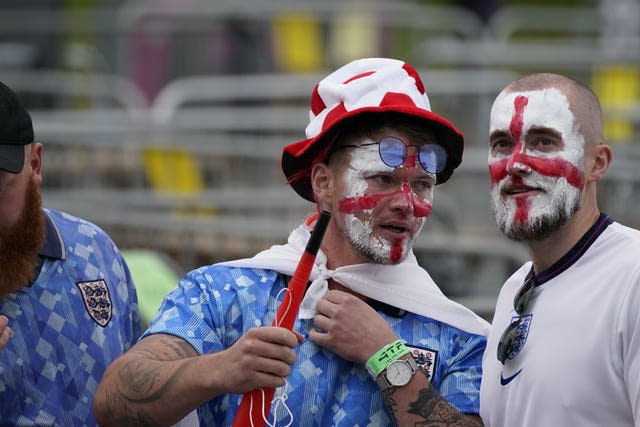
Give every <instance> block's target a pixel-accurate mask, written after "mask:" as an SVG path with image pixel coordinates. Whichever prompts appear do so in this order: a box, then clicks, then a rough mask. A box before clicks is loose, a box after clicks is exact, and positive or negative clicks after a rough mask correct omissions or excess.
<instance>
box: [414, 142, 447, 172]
mask: <svg viewBox="0 0 640 427" xmlns="http://www.w3.org/2000/svg"><path fill="white" fill-rule="evenodd" d="M418 160H419V161H420V164H421V165H422V168H423V169H424V170H425V171H427V172H429V173H439V172H442V170H443V169H444V166H445V165H446V164H447V152H446V151H444V148H442V146H441V145H438V144H425V145H423V146H422V147H420V153H419V154H418Z"/></svg>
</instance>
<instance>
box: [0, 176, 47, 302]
mask: <svg viewBox="0 0 640 427" xmlns="http://www.w3.org/2000/svg"><path fill="white" fill-rule="evenodd" d="M25 197H26V199H25V204H24V208H23V209H22V212H21V213H20V216H19V217H18V221H17V222H16V223H15V224H14V225H13V226H11V227H0V298H4V297H5V296H6V295H7V294H10V293H12V292H15V291H17V290H19V289H21V288H24V287H26V286H28V285H30V284H31V282H32V281H33V279H35V277H34V275H35V274H36V271H35V268H36V264H37V262H38V252H39V250H40V247H41V246H42V244H43V242H44V236H45V221H44V212H42V201H41V197H40V189H39V187H38V186H37V185H36V184H35V183H34V182H33V181H31V182H29V185H28V187H27V193H26V195H25Z"/></svg>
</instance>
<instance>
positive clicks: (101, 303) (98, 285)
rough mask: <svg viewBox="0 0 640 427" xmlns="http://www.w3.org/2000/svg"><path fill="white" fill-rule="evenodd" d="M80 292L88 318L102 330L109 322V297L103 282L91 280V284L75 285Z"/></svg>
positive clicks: (81, 283) (110, 308)
mask: <svg viewBox="0 0 640 427" xmlns="http://www.w3.org/2000/svg"><path fill="white" fill-rule="evenodd" d="M76 284H77V285H78V287H79V288H80V292H82V298H83V299H84V305H85V307H86V308H87V312H88V313H89V316H91V318H92V319H93V320H95V321H96V323H98V325H100V326H102V327H103V328H104V327H105V326H107V324H109V321H110V320H111V311H112V307H113V306H112V304H111V296H110V295H109V288H108V287H107V283H106V282H105V281H104V280H93V281H91V282H78V283H76Z"/></svg>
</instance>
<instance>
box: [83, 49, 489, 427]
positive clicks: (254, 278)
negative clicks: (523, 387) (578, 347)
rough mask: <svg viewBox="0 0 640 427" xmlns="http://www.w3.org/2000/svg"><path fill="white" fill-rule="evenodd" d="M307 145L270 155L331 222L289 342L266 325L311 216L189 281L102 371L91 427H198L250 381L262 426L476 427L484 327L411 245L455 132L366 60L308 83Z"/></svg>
mask: <svg viewBox="0 0 640 427" xmlns="http://www.w3.org/2000/svg"><path fill="white" fill-rule="evenodd" d="M306 136H307V137H306V138H305V139H304V140H302V141H299V142H297V143H294V144H291V145H288V146H286V147H285V148H284V152H283V157H282V167H283V170H284V173H285V176H286V177H287V179H288V181H289V183H290V184H291V186H292V187H293V189H294V190H295V192H296V193H297V194H298V195H300V196H301V197H303V198H305V199H306V200H308V201H309V202H311V203H314V204H315V205H316V206H317V209H318V211H328V212H329V213H330V214H331V216H330V221H329V224H328V227H327V229H326V233H325V235H324V239H323V241H322V244H321V247H320V251H319V252H318V254H317V257H316V259H315V265H314V266H313V268H312V271H311V275H310V278H309V285H308V288H307V290H306V293H305V296H304V299H303V300H302V304H301V306H300V310H299V313H298V316H297V319H296V321H295V325H294V330H295V331H296V332H297V333H292V332H291V331H289V330H287V329H283V328H279V327H272V326H268V325H271V324H272V322H273V320H274V317H275V316H276V309H277V307H278V306H279V304H280V303H281V300H282V299H283V294H284V292H286V289H287V284H288V282H289V280H290V278H291V276H292V274H293V272H294V270H295V268H296V266H297V263H298V261H299V260H300V258H301V256H302V253H303V250H304V248H305V245H306V243H307V241H308V240H309V236H310V230H311V226H312V225H313V224H314V222H315V221H316V218H317V214H316V215H312V216H311V217H310V218H309V219H308V220H307V221H306V222H305V223H304V224H303V225H301V226H300V227H299V228H297V229H295V230H294V231H293V232H292V233H291V235H290V236H289V239H288V242H287V244H285V245H281V246H274V247H272V248H270V249H268V250H266V251H263V252H261V253H259V254H258V255H256V256H255V257H253V258H249V259H243V260H237V261H231V262H226V263H222V264H217V265H213V266H205V267H202V268H200V269H197V270H195V271H192V272H190V273H188V274H187V275H186V276H185V277H184V278H183V279H182V280H181V281H180V283H179V286H178V287H177V288H176V289H175V290H173V291H172V292H171V293H170V294H169V295H168V296H167V297H166V298H165V300H164V302H163V305H162V306H161V307H160V310H159V312H158V314H157V316H156V317H155V319H154V320H152V322H151V324H150V327H149V329H148V331H147V332H146V333H145V334H143V338H142V339H141V340H140V342H139V343H138V344H137V345H136V346H135V347H134V348H133V349H132V350H131V351H129V352H128V353H127V354H125V355H124V356H122V357H121V358H120V359H119V360H118V361H116V362H115V363H114V364H113V365H112V366H111V367H110V368H109V370H108V372H107V373H106V374H105V376H104V379H103V382H102V384H101V386H100V389H99V391H98V394H97V397H96V401H95V405H94V407H95V410H96V414H97V416H98V420H99V421H100V422H101V423H102V424H103V425H109V424H110V425H124V424H127V423H129V422H133V421H139V420H148V421H149V422H150V423H158V422H161V423H171V422H174V421H175V420H178V419H180V418H181V417H182V416H184V415H185V414H186V413H187V412H189V411H191V410H193V409H194V408H196V407H197V408H198V415H199V418H200V422H201V424H202V425H209V426H211V425H220V426H222V425H224V426H227V425H231V424H232V422H233V420H234V419H235V416H236V412H237V410H238V405H239V402H240V400H241V397H242V395H241V394H242V393H246V392H248V391H250V390H253V389H256V388H260V387H273V388H276V391H275V401H274V403H273V405H271V402H268V404H269V405H270V406H271V412H269V409H268V408H266V409H265V410H264V411H265V412H266V413H265V416H264V417H265V418H266V419H267V420H268V424H269V425H294V426H348V427H353V426H354V425H361V426H365V425H375V426H388V425H394V424H396V423H400V424H401V425H405V424H406V422H405V421H406V420H409V419H411V420H414V421H415V420H419V421H425V420H429V421H432V422H436V421H438V422H443V423H444V422H448V423H449V425H475V424H477V420H478V419H479V418H478V417H477V415H478V412H479V403H478V402H479V390H480V376H481V358H482V354H483V352H484V348H485V343H486V338H485V334H486V331H487V327H488V324H486V322H484V321H483V320H482V319H480V318H479V317H478V316H476V315H475V314H473V313H472V312H470V311H469V310H468V309H466V308H464V307H462V306H460V305H458V304H456V303H454V302H452V301H450V300H448V299H447V298H446V297H445V296H444V295H443V294H442V292H441V291H440V290H439V289H438V287H437V286H436V285H435V283H433V281H432V280H431V278H430V277H429V275H428V274H427V272H426V271H425V270H424V269H422V268H421V267H420V266H419V265H418V264H417V262H416V259H415V256H414V255H413V253H412V249H411V248H412V243H413V241H414V239H415V238H416V236H417V234H418V233H419V232H420V230H421V228H422V226H423V224H424V222H425V220H426V219H427V217H428V216H429V213H430V212H431V204H432V200H433V191H434V190H433V189H434V184H437V183H440V182H444V181H446V180H447V179H448V178H449V177H450V175H451V174H452V173H453V170H454V169H455V168H456V167H457V166H458V165H459V164H460V161H461V157H462V148H463V146H462V144H463V138H462V135H461V134H460V132H458V131H457V130H456V129H455V128H454V127H453V125H451V124H450V123H449V122H448V121H447V120H445V119H444V118H442V117H440V116H438V115H436V114H434V113H433V112H431V109H430V105H429V101H428V97H427V95H426V93H425V89H424V86H423V84H422V82H421V80H420V78H419V76H418V74H417V73H416V71H415V70H414V69H413V68H412V67H411V66H409V65H408V64H406V63H404V62H402V61H399V60H393V59H384V58H367V59H361V60H357V61H354V62H351V63H349V64H347V65H345V66H343V67H342V68H340V69H338V70H337V71H335V72H334V73H332V74H330V75H329V76H327V77H326V78H325V79H323V80H322V81H320V82H319V83H318V84H317V85H316V87H315V88H314V90H313V93H312V96H311V112H310V123H309V125H308V126H307V129H306ZM360 314H361V315H362V316H360ZM349 316H353V319H352V320H353V322H352V320H350V319H351V318H350V317H349ZM365 318H366V321H364V319H365ZM343 322H351V323H352V325H346V324H343ZM341 326H345V329H342V328H341ZM347 326H348V327H349V328H351V327H352V326H353V327H355V328H357V331H356V332H355V336H356V338H357V342H358V344H357V345H355V346H354V341H353V340H351V337H352V336H353V335H350V334H351V332H348V331H346V329H347V328H346V327H347ZM398 337H399V338H398ZM401 389H402V390H401ZM405 390H406V391H405ZM417 390H424V392H425V394H423V395H422V396H421V400H420V401H421V402H424V403H425V404H426V405H427V404H428V405H431V406H430V407H429V408H428V409H426V408H424V407H421V411H422V412H420V413H414V414H410V413H409V412H408V410H409V408H408V403H407V404H406V405H405V404H404V403H403V402H404V401H405V400H404V396H405V394H404V393H406V396H409V395H411V397H414V400H415V396H417V394H418V391H417ZM396 392H398V393H399V394H396ZM400 397H402V399H399V398H400ZM252 402H253V400H252ZM407 402H408V400H407ZM253 404H254V406H255V405H259V402H253ZM254 409H255V408H254ZM262 410H263V408H262V407H260V408H259V409H258V411H259V412H262ZM464 414H471V415H472V416H466V415H464ZM407 417H411V418H407ZM434 420H435V421H434ZM454 420H455V422H454ZM470 422H473V423H475V424H469V423H470ZM236 425H237V424H236ZM246 425H250V424H248V423H247V424H246Z"/></svg>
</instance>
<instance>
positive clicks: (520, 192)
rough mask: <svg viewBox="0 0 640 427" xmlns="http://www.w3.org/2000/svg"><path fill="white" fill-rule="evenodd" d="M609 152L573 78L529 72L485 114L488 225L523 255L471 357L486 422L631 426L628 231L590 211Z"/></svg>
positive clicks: (639, 309) (634, 315) (637, 316)
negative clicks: (481, 352) (478, 362)
mask: <svg viewBox="0 0 640 427" xmlns="http://www.w3.org/2000/svg"><path fill="white" fill-rule="evenodd" d="M611 160H612V151H611V149H610V147H609V146H607V145H605V143H604V139H603V129H602V113H601V111H600V105H599V102H598V99H597V98H596V96H595V95H594V93H593V92H592V91H591V90H590V89H589V88H588V87H586V86H584V85H583V84H581V83H579V82H577V81H575V80H572V79H570V78H567V77H564V76H560V75H556V74H533V75H529V76H525V77H523V78H521V79H519V80H517V81H515V82H513V83H511V84H510V85H509V86H507V87H506V88H505V89H504V90H503V91H502V92H501V93H500V94H499V96H498V97H497V98H496V100H495V102H494V104H493V108H492V110H491V125H490V135H489V170H490V175H491V199H492V201H493V207H494V210H495V217H496V221H497V224H498V227H499V228H500V229H501V230H502V232H503V233H504V234H506V235H507V236H508V237H509V238H511V239H514V240H517V241H522V242H524V243H525V244H526V245H527V248H528V250H529V253H530V255H531V261H530V262H527V263H526V264H524V265H523V266H522V267H521V268H520V269H519V270H518V271H516V272H515V273H514V274H513V275H512V276H511V277H510V278H509V279H508V280H507V281H506V283H505V284H504V285H503V287H502V289H501V291H500V295H499V298H498V301H497V305H496V310H495V316H494V319H493V324H492V329H491V333H490V336H489V340H488V344H487V351H486V353H485V356H484V359H483V369H484V372H483V378H482V389H481V415H482V419H483V421H484V422H485V425H488V426H491V427H495V426H505V427H506V426H509V427H511V426H515V425H517V426H524V427H527V426H531V427H533V426H594V427H595V426H605V425H606V426H629V427H632V426H636V427H637V426H639V425H640V259H639V258H638V254H639V253H640V232H638V231H637V230H634V229H631V228H628V227H625V226H623V225H621V224H618V223H616V222H614V221H613V220H612V219H611V218H609V217H608V216H607V215H606V214H604V213H601V212H600V210H599V208H598V204H597V197H596V184H597V182H598V181H599V180H600V179H601V178H602V177H603V175H604V174H605V172H606V171H607V169H608V167H609V165H610V163H611Z"/></svg>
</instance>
